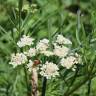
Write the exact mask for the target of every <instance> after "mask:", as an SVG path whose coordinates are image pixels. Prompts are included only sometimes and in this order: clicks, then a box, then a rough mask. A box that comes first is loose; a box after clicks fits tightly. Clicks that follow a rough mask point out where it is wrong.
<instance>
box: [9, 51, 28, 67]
mask: <svg viewBox="0 0 96 96" xmlns="http://www.w3.org/2000/svg"><path fill="white" fill-rule="evenodd" d="M26 61H27V57H26V56H25V55H24V54H23V53H16V54H12V56H11V62H9V64H12V65H13V68H15V67H17V66H18V65H21V64H24V63H25V62H26Z"/></svg>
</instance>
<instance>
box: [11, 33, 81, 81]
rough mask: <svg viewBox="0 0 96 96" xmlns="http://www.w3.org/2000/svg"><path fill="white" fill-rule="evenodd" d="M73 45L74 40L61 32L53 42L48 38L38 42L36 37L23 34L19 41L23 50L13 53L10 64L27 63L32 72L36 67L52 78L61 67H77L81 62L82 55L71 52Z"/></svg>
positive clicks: (18, 43)
mask: <svg viewBox="0 0 96 96" xmlns="http://www.w3.org/2000/svg"><path fill="white" fill-rule="evenodd" d="M34 42H35V43H34ZM71 45H72V42H71V41H70V40H69V39H67V38H65V37H64V36H63V35H61V34H59V35H57V36H56V38H55V39H54V40H52V41H51V43H50V41H49V40H48V39H47V38H44V39H41V40H39V41H38V42H37V43H36V41H35V39H34V38H32V37H30V36H26V35H23V36H22V37H21V38H20V40H19V41H18V42H17V46H18V47H19V48H20V49H22V50H23V51H22V52H18V53H14V54H12V56H11V61H10V64H11V65H13V68H15V67H17V66H20V65H23V64H25V65H26V68H27V69H28V71H29V72H30V73H31V72H32V69H33V68H34V67H35V68H37V69H38V72H39V73H38V74H40V75H41V76H44V77H46V78H47V79H51V78H52V77H56V76H59V71H60V70H59V67H62V68H64V69H75V68H76V66H75V65H76V64H79V63H80V56H79V55H78V54H77V53H76V52H75V53H72V52H71V47H70V46H71ZM74 66H75V67H74Z"/></svg>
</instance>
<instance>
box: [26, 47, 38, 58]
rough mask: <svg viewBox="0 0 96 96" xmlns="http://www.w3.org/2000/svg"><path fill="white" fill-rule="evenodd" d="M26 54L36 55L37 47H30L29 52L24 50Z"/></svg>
mask: <svg viewBox="0 0 96 96" xmlns="http://www.w3.org/2000/svg"><path fill="white" fill-rule="evenodd" d="M24 54H25V55H27V56H29V57H33V56H35V55H36V49H35V48H30V49H29V50H28V51H27V52H24Z"/></svg>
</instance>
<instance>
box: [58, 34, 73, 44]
mask: <svg viewBox="0 0 96 96" xmlns="http://www.w3.org/2000/svg"><path fill="white" fill-rule="evenodd" d="M56 42H57V43H58V44H72V42H71V41H70V40H69V39H67V38H65V37H64V36H63V35H58V36H57V40H56Z"/></svg>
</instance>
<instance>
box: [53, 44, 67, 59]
mask: <svg viewBox="0 0 96 96" xmlns="http://www.w3.org/2000/svg"><path fill="white" fill-rule="evenodd" d="M54 47H55V48H54V50H53V51H54V55H56V56H59V57H60V58H62V57H65V56H66V55H67V54H68V52H69V48H67V47H65V46H62V47H61V46H58V45H55V46H54Z"/></svg>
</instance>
